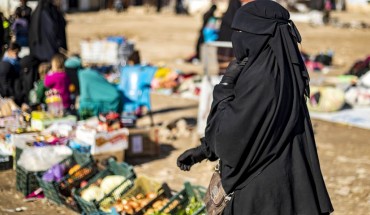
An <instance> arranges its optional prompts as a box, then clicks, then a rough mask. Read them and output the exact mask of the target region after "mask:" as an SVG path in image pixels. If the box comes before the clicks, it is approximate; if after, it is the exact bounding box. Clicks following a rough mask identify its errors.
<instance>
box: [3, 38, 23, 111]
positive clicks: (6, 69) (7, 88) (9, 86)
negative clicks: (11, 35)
mask: <svg viewBox="0 0 370 215" xmlns="http://www.w3.org/2000/svg"><path fill="white" fill-rule="evenodd" d="M19 51H20V47H19V45H18V44H16V43H11V44H10V46H9V49H8V50H7V51H6V52H5V54H4V57H3V59H2V60H1V61H0V95H1V96H3V97H9V98H12V99H14V102H15V103H16V104H17V105H21V104H22V103H23V95H22V84H21V80H20V64H19V59H18V53H19Z"/></svg>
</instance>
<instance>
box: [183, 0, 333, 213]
mask: <svg viewBox="0 0 370 215" xmlns="http://www.w3.org/2000/svg"><path fill="white" fill-rule="evenodd" d="M232 27H233V29H234V32H233V36H232V43H233V49H234V53H235V56H236V62H233V63H232V64H230V65H229V67H228V69H227V72H226V74H225V76H224V77H223V78H222V80H221V83H220V84H218V85H216V86H215V88H214V92H213V97H214V100H213V103H212V107H211V112H210V115H209V116H208V121H207V127H206V131H205V137H204V138H202V139H201V145H200V146H199V147H196V148H193V149H189V150H187V151H185V152H184V153H183V154H182V155H180V156H179V158H178V161H177V164H178V166H179V167H180V168H181V169H182V170H190V168H191V166H192V165H193V164H195V163H198V162H201V161H202V160H204V159H208V160H210V161H215V160H217V159H220V170H221V183H222V186H223V188H224V189H225V191H226V193H228V194H230V193H233V195H232V198H231V200H230V202H228V204H227V206H226V209H225V211H224V214H237V215H245V214H255V215H266V214H268V215H282V214H283V215H297V214H300V215H323V214H329V213H331V212H332V211H333V207H332V204H331V201H330V198H329V195H328V192H327V190H326V187H325V183H324V180H323V176H322V173H321V169H320V164H319V159H318V155H317V150H316V144H315V139H314V135H313V129H312V124H311V121H310V116H309V113H308V110H307V106H306V98H307V96H308V95H309V76H308V73H307V70H306V68H305V65H304V63H303V61H302V59H301V57H300V52H299V49H298V46H297V42H301V37H300V35H299V32H298V30H297V28H296V27H295V25H294V23H293V22H292V21H290V20H289V12H288V11H287V10H285V9H284V8H283V7H282V6H280V5H279V4H278V3H276V2H273V1H268V0H259V1H253V2H250V3H247V4H246V5H244V6H243V7H241V9H240V10H238V12H237V14H236V16H235V18H234V21H233V24H232Z"/></svg>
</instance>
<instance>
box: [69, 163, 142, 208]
mask: <svg viewBox="0 0 370 215" xmlns="http://www.w3.org/2000/svg"><path fill="white" fill-rule="evenodd" d="M109 175H119V176H124V177H125V178H126V179H125V180H124V181H123V182H122V183H121V184H119V185H118V186H117V187H115V188H114V189H113V190H112V191H111V192H110V193H108V194H106V195H104V197H103V198H101V199H100V200H98V201H97V200H93V201H92V202H88V201H86V200H84V199H83V198H82V197H81V193H82V192H83V191H84V190H86V189H87V188H88V187H89V186H90V185H94V184H95V183H97V182H98V181H99V180H101V179H103V178H104V177H106V176H109ZM135 178H136V174H135V172H134V170H133V167H132V166H130V165H128V164H127V163H124V162H122V163H117V162H115V161H114V160H113V159H110V160H109V164H108V166H107V168H106V169H105V170H102V171H101V172H99V173H98V174H97V175H96V176H95V177H93V178H91V179H90V180H89V181H88V184H87V185H86V186H85V187H83V188H81V189H78V190H75V191H74V198H75V199H76V201H77V203H78V205H79V206H80V208H81V210H82V212H83V213H84V214H99V213H100V212H102V211H101V208H102V207H104V206H107V205H111V204H113V203H114V202H115V201H116V200H117V199H119V198H120V197H121V196H122V195H123V194H124V193H126V192H127V191H128V190H129V189H131V188H132V187H133V185H134V180H135Z"/></svg>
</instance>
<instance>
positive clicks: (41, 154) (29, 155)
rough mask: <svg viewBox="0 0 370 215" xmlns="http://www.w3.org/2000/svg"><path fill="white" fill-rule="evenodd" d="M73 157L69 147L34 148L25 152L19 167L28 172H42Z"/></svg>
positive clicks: (20, 159) (19, 161)
mask: <svg viewBox="0 0 370 215" xmlns="http://www.w3.org/2000/svg"><path fill="white" fill-rule="evenodd" d="M71 155H72V150H71V149H70V148H68V147H67V146H44V147H33V148H27V149H25V150H23V152H22V154H21V156H20V158H19V160H18V163H17V164H18V165H19V166H22V167H23V168H25V169H26V170H27V171H32V172H40V171H46V170H48V169H50V168H51V167H52V166H53V165H55V164H57V163H60V162H61V161H63V160H64V159H66V158H68V157H69V156H71Z"/></svg>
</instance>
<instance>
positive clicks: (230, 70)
mask: <svg viewBox="0 0 370 215" xmlns="http://www.w3.org/2000/svg"><path fill="white" fill-rule="evenodd" d="M247 61H248V58H244V59H243V60H242V61H240V62H238V61H237V60H233V61H231V62H230V64H229V66H228V67H227V69H226V72H225V74H224V76H223V77H222V80H221V83H222V84H235V83H236V80H237V79H238V77H239V74H240V72H241V71H242V70H243V68H244V66H245V65H246V63H247Z"/></svg>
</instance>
